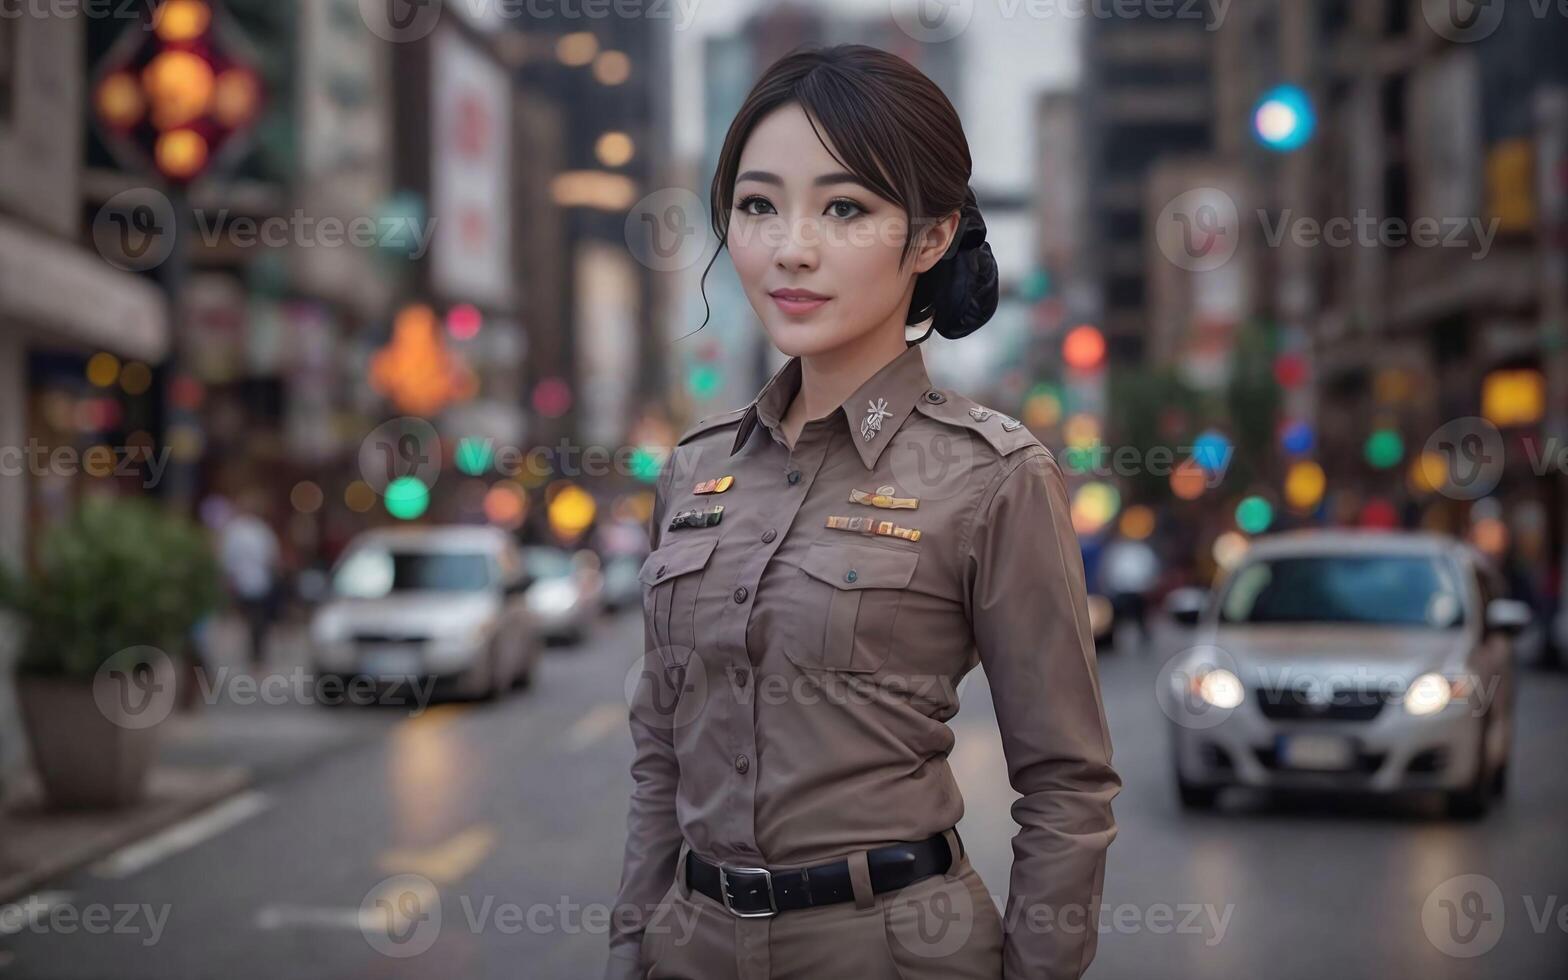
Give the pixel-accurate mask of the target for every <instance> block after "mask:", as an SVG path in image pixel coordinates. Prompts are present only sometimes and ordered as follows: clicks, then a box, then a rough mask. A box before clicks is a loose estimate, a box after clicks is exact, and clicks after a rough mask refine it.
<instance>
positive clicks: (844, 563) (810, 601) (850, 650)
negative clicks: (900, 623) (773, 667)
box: [784, 541, 920, 673]
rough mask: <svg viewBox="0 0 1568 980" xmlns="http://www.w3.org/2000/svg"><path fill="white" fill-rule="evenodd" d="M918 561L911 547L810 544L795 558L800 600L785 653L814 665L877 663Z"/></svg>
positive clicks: (858, 667) (854, 667)
mask: <svg viewBox="0 0 1568 980" xmlns="http://www.w3.org/2000/svg"><path fill="white" fill-rule="evenodd" d="M919 561H920V554H919V552H915V551H894V550H892V549H890V548H878V547H876V546H874V545H856V544H843V543H840V542H836V541H819V542H817V543H815V544H813V545H812V546H811V547H810V548H808V549H807V550H806V556H805V559H804V560H803V561H802V562H801V566H800V567H801V572H802V574H803V578H804V583H803V584H804V586H805V588H804V590H803V592H804V598H805V601H804V602H803V603H802V608H801V610H800V614H799V616H798V617H796V619H795V622H794V627H795V628H794V630H793V631H792V639H791V642H790V643H789V644H787V645H786V647H785V649H784V654H785V656H787V657H789V659H790V660H792V661H794V663H795V664H796V665H797V666H801V667H808V668H815V669H825V670H843V671H851V672H855V673H864V672H868V671H874V670H877V669H878V668H880V667H881V666H882V664H883V663H884V662H885V661H886V660H887V658H888V655H889V653H891V652H892V644H893V621H894V620H895V619H896V618H897V616H898V607H899V603H900V602H901V601H902V600H903V597H904V591H905V588H906V587H907V586H908V585H909V582H910V579H912V578H913V577H914V574H915V565H916V564H917V563H918V562H919ZM824 614H825V615H824Z"/></svg>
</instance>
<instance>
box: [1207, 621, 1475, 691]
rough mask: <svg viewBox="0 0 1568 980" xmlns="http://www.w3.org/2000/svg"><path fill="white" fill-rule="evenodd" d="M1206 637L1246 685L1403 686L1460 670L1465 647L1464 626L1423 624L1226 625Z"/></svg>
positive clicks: (1466, 643) (1466, 640)
mask: <svg viewBox="0 0 1568 980" xmlns="http://www.w3.org/2000/svg"><path fill="white" fill-rule="evenodd" d="M1211 636H1212V643H1213V644H1214V645H1215V646H1217V647H1219V648H1220V649H1221V650H1223V651H1224V652H1225V653H1226V654H1228V655H1229V657H1230V659H1231V660H1232V661H1233V662H1234V663H1233V666H1231V669H1232V670H1234V671H1235V672H1236V674H1237V676H1238V677H1240V678H1241V680H1242V683H1243V684H1244V685H1245V686H1247V687H1249V688H1250V687H1256V686H1260V685H1262V686H1295V685H1296V684H1297V683H1299V682H1302V681H1305V680H1307V679H1309V678H1310V679H1313V680H1317V681H1325V682H1328V683H1330V684H1332V685H1334V686H1336V687H1339V686H1358V685H1359V684H1363V683H1364V684H1367V685H1369V686H1383V685H1385V684H1390V685H1391V684H1396V683H1397V684H1401V685H1403V684H1408V683H1409V682H1410V681H1412V680H1414V679H1415V678H1416V677H1419V676H1420V675H1421V674H1424V673H1427V672H1429V671H1457V670H1462V669H1464V665H1465V662H1466V657H1467V654H1468V652H1469V648H1470V637H1469V634H1468V633H1467V632H1466V631H1465V630H1463V629H1453V630H1438V629H1427V628H1423V627H1410V628H1404V627H1390V626H1376V627H1369V626H1358V625H1344V624H1322V623H1291V624H1279V625H1269V626H1233V625H1231V626H1220V627H1218V628H1217V629H1216V630H1215V631H1214V632H1213V633H1212V634H1211Z"/></svg>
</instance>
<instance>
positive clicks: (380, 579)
mask: <svg viewBox="0 0 1568 980" xmlns="http://www.w3.org/2000/svg"><path fill="white" fill-rule="evenodd" d="M492 574H493V572H492V567H491V563H490V556H489V555H487V554H485V553H483V552H477V551H476V552H463V551H451V552H447V551H389V550H387V549H385V548H364V549H361V550H359V551H356V552H354V553H353V554H352V555H350V556H348V557H347V558H345V559H344V561H343V564H342V565H341V566H340V567H339V568H338V570H337V573H336V574H335V575H334V576H333V580H332V586H333V589H334V590H335V591H336V592H337V593H338V594H339V595H343V596H350V597H352V598H356V599H379V598H381V597H382V596H385V595H390V594H391V593H394V592H477V591H481V590H483V589H487V588H489V587H490V584H491V579H492Z"/></svg>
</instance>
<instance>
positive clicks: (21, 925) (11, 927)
mask: <svg viewBox="0 0 1568 980" xmlns="http://www.w3.org/2000/svg"><path fill="white" fill-rule="evenodd" d="M70 900H71V893H70V892H58V891H56V892H34V893H33V894H31V895H29V896H27V897H26V898H24V899H22V900H21V901H19V902H15V903H11V904H6V905H0V936H14V935H16V934H17V933H19V932H21V931H22V930H23V929H31V928H33V927H35V926H37V925H38V922H39V920H40V919H42V918H43V917H44V915H45V914H46V913H47V912H48V911H49V910H50V909H52V908H54V907H55V906H56V905H64V904H66V903H67V902H69V901H70Z"/></svg>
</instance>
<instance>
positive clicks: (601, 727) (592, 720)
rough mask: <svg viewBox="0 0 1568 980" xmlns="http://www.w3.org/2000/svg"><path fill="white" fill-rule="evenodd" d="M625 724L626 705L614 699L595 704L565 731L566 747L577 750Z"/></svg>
mask: <svg viewBox="0 0 1568 980" xmlns="http://www.w3.org/2000/svg"><path fill="white" fill-rule="evenodd" d="M624 724H626V705H624V704H621V703H619V702H615V701H609V702H606V703H604V704H600V705H595V706H594V707H593V708H592V709H591V710H590V711H589V712H588V713H587V714H586V715H583V716H582V717H581V718H579V719H577V721H576V722H574V723H573V724H572V727H571V728H569V729H567V731H566V749H567V751H568V752H578V751H581V750H582V749H585V748H587V747H588V746H590V745H592V744H593V743H595V742H597V741H599V740H600V739H602V738H604V737H605V736H606V735H608V734H610V733H611V732H613V731H615V730H616V729H617V728H619V727H620V726H622V725H624Z"/></svg>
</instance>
